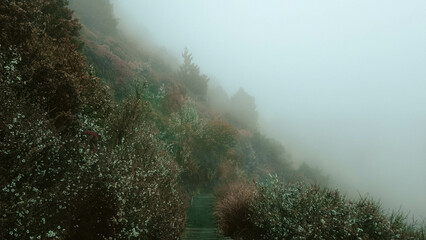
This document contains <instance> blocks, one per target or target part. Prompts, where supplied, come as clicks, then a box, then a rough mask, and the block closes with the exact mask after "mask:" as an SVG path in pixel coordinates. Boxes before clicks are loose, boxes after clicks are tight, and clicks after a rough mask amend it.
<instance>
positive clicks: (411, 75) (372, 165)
mask: <svg viewBox="0 0 426 240" xmlns="http://www.w3.org/2000/svg"><path fill="white" fill-rule="evenodd" d="M112 2H113V3H114V5H115V13H116V15H117V17H118V18H119V19H120V27H121V28H122V29H124V30H125V31H127V32H129V33H131V34H134V35H141V36H143V37H145V38H147V37H149V38H150V39H151V40H152V41H153V42H155V44H157V45H158V46H160V47H163V48H165V49H167V51H168V52H169V53H170V54H171V55H172V56H176V58H179V59H180V55H181V53H182V51H183V49H184V48H185V47H187V48H188V49H189V51H190V52H192V54H193V57H194V62H195V63H197V64H198V65H199V66H200V68H201V71H202V72H203V73H205V74H207V75H208V76H209V77H210V78H211V79H214V80H215V81H217V82H219V83H220V85H222V87H223V88H224V89H225V90H226V91H227V92H228V94H229V95H232V94H234V93H235V92H236V91H237V90H238V89H239V88H240V87H243V88H244V89H245V90H246V91H247V92H248V93H250V94H251V95H253V96H255V99H256V105H257V109H258V112H259V118H260V120H259V121H260V128H261V130H262V131H263V132H265V133H266V134H268V135H269V136H272V137H274V138H276V139H278V140H280V141H281V142H282V143H283V144H284V146H285V147H286V149H287V151H288V152H289V154H290V155H292V156H293V160H294V162H295V164H296V165H297V164H299V163H300V162H302V161H305V162H307V163H309V164H310V165H314V166H318V167H319V168H321V169H322V170H323V172H324V173H325V174H328V175H330V179H331V185H332V186H337V187H339V188H340V189H341V190H342V191H343V192H346V193H347V194H348V195H350V196H357V195H358V193H360V194H363V195H364V194H369V195H371V196H372V197H374V198H375V199H378V200H380V201H381V202H382V204H383V206H384V207H385V208H391V209H396V210H398V209H399V208H400V207H401V208H402V209H403V210H404V211H406V212H410V213H411V214H414V216H415V217H416V218H418V217H426V204H425V202H426V174H425V172H426V125H425V123H426V107H425V106H426V104H425V103H426V94H425V93H426V31H425V29H426V14H425V13H426V1H424V0H412V1H396V0H395V1H392V0H386V1H385V0H381V1H367V0H358V1H339V0H334V1H332V0H324V1H223V0H220V1H218V0H214V1H213V0H211V1H197V0H185V1H165V0H150V1H140V0H126V1H119V0H114V1H112Z"/></svg>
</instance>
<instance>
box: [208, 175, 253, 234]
mask: <svg viewBox="0 0 426 240" xmlns="http://www.w3.org/2000/svg"><path fill="white" fill-rule="evenodd" d="M254 194H255V187H254V185H253V184H248V183H245V182H235V183H232V184H229V185H222V187H221V188H219V189H218V190H217V198H218V201H217V203H216V206H215V212H214V214H215V216H216V217H217V221H218V226H219V229H220V230H221V231H222V232H223V233H224V234H225V235H227V236H232V237H234V238H235V239H241V238H242V239H249V238H254V237H255V235H254V233H255V226H254V224H253V222H251V221H250V220H249V214H250V210H251V209H250V206H251V204H252V202H253V198H254Z"/></svg>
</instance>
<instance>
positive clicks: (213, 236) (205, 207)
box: [181, 193, 231, 240]
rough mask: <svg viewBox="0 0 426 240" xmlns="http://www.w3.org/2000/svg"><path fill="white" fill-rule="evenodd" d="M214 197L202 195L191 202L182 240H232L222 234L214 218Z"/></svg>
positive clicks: (207, 194)
mask: <svg viewBox="0 0 426 240" xmlns="http://www.w3.org/2000/svg"><path fill="white" fill-rule="evenodd" d="M213 206H214V195H213V194H212V193H201V194H198V195H196V196H194V197H192V200H191V206H190V207H189V210H188V219H187V220H186V223H185V229H184V232H183V235H182V237H181V240H196V239H197V240H198V239H200V240H225V239H228V240H231V238H227V237H224V236H223V235H222V234H220V232H219V229H218V227H217V222H216V218H215V217H214V216H213Z"/></svg>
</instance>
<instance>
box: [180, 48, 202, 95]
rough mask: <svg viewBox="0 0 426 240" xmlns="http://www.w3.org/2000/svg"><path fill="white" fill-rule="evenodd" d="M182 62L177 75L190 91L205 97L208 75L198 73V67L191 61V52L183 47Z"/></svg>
mask: <svg viewBox="0 0 426 240" xmlns="http://www.w3.org/2000/svg"><path fill="white" fill-rule="evenodd" d="M182 57H183V64H182V65H181V66H180V69H179V71H178V75H179V77H180V79H181V80H182V81H183V83H184V84H185V86H186V87H187V88H188V89H189V90H190V91H191V93H192V94H193V95H194V96H196V97H197V98H199V99H205V96H206V95H207V89H208V80H209V79H208V77H207V76H206V75H204V74H201V73H200V67H198V66H197V65H196V64H195V63H193V62H192V54H191V53H189V52H188V49H187V48H185V50H184V52H183V54H182Z"/></svg>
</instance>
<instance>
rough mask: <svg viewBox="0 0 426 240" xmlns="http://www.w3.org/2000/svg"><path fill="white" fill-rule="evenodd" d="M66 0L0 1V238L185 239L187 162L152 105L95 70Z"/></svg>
mask: <svg viewBox="0 0 426 240" xmlns="http://www.w3.org/2000/svg"><path fill="white" fill-rule="evenodd" d="M66 4H67V1H63V0H43V1H42V0H35V1H18V0H7V1H2V2H1V3H0V29H1V31H0V36H1V39H2V42H1V44H0V109H1V111H0V159H1V165H0V206H1V213H0V214H1V215H0V239H177V238H178V236H179V234H180V233H181V232H182V229H183V222H184V219H185V209H186V206H185V204H184V201H183V195H182V193H181V191H180V189H179V187H178V185H177V184H178V177H179V174H180V170H179V168H178V166H177V164H176V163H175V160H174V159H173V158H172V155H171V154H170V149H168V147H167V145H165V144H164V143H163V142H161V141H160V140H159V137H158V135H159V134H158V132H157V131H156V129H155V127H153V126H152V124H149V121H147V120H146V119H147V116H148V115H149V114H150V111H149V105H148V103H147V102H146V101H144V100H141V98H139V97H135V96H130V97H128V98H127V99H126V100H124V101H123V102H122V103H117V102H114V100H113V99H112V97H111V96H110V95H109V90H108V88H107V87H106V86H104V85H102V84H101V83H100V80H99V79H98V78H97V77H95V76H94V75H93V73H92V69H91V68H90V67H88V65H87V63H86V62H85V59H84V57H83V56H82V55H81V53H79V51H78V49H79V42H78V39H77V37H78V29H79V24H78V22H77V21H76V20H75V19H73V17H72V13H71V11H70V10H69V9H68V8H66ZM88 132H89V133H90V132H92V133H93V132H95V135H88V134H87V133H88ZM99 135H100V136H101V137H100V138H98V137H99Z"/></svg>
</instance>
